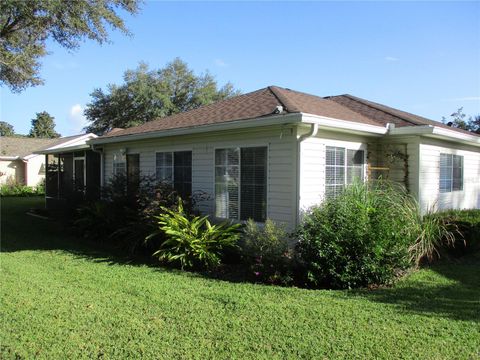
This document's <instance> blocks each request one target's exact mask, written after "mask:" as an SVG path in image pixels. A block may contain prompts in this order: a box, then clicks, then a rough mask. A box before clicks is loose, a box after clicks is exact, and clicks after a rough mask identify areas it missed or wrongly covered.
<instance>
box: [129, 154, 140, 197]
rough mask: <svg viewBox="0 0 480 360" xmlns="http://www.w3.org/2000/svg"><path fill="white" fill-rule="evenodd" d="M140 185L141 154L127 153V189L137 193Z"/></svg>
mask: <svg viewBox="0 0 480 360" xmlns="http://www.w3.org/2000/svg"><path fill="white" fill-rule="evenodd" d="M139 185H140V154H128V155H127V190H128V191H129V192H131V193H136V192H137V190H138V186H139Z"/></svg>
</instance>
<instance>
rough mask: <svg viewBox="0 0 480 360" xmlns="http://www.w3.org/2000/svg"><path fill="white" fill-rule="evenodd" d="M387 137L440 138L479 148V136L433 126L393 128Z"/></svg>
mask: <svg viewBox="0 0 480 360" xmlns="http://www.w3.org/2000/svg"><path fill="white" fill-rule="evenodd" d="M388 135H392V136H399V135H421V136H422V135H423V136H426V137H433V138H440V139H444V140H450V141H454V142H462V143H466V144H468V145H473V146H480V136H475V135H470V134H465V133H461V132H459V131H455V130H450V129H445V128H442V127H439V126H434V125H424V126H403V127H400V128H397V127H395V128H391V129H390V130H389V132H388Z"/></svg>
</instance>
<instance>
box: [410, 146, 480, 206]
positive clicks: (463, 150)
mask: <svg viewBox="0 0 480 360" xmlns="http://www.w3.org/2000/svg"><path fill="white" fill-rule="evenodd" d="M441 153H445V154H454V155H461V156H463V157H464V158H463V190H460V191H452V192H448V193H440V186H439V184H440V154H441ZM419 184H420V206H421V209H422V212H423V213H425V212H427V211H430V210H445V209H473V208H480V150H479V149H478V148H474V147H469V146H464V145H459V144H454V143H450V142H447V141H441V140H434V139H422V140H421V143H420V174H419Z"/></svg>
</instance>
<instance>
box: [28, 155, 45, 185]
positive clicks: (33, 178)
mask: <svg viewBox="0 0 480 360" xmlns="http://www.w3.org/2000/svg"><path fill="white" fill-rule="evenodd" d="M44 179H45V155H37V156H34V157H32V158H30V159H28V163H27V176H26V180H27V181H26V182H27V185H28V186H37V185H38V184H39V183H40V182H41V181H43V180H44Z"/></svg>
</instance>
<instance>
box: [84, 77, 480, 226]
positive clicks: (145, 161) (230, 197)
mask: <svg viewBox="0 0 480 360" xmlns="http://www.w3.org/2000/svg"><path fill="white" fill-rule="evenodd" d="M88 144H90V145H91V147H92V150H95V151H96V152H101V154H102V155H101V161H100V163H101V170H100V172H101V181H102V182H103V183H104V182H105V181H108V179H109V178H111V177H112V176H113V175H114V174H116V173H127V174H135V173H137V172H138V171H140V172H141V173H143V174H146V175H155V176H156V177H157V179H158V180H162V181H169V182H171V183H172V184H173V185H174V187H175V188H177V189H178V190H179V192H180V193H182V194H184V195H188V194H191V193H192V192H195V191H203V192H207V193H208V194H210V195H211V197H210V199H209V200H205V201H204V202H202V203H200V204H199V206H200V210H201V211H203V212H204V213H207V214H211V215H213V216H215V217H217V218H228V219H233V220H246V219H248V218H253V219H254V220H256V221H260V222H261V221H264V220H265V219H266V218H270V219H272V220H275V221H277V222H283V223H286V224H287V225H288V226H289V227H291V228H293V227H294V226H295V225H296V224H298V222H299V220H300V218H301V215H302V213H303V212H304V211H306V210H308V208H310V207H311V206H312V205H315V204H318V203H320V202H321V201H322V200H323V199H324V198H325V197H326V196H335V194H337V193H338V192H339V191H341V189H343V188H344V187H345V186H346V185H348V184H349V183H351V182H352V181H354V179H355V178H357V179H359V180H361V181H365V179H368V178H378V177H383V178H388V179H391V180H394V181H396V182H399V183H401V184H403V185H404V186H405V187H406V188H407V189H408V190H409V191H410V192H411V193H412V194H413V195H414V196H415V197H416V198H417V199H418V200H419V202H420V205H421V208H422V211H426V210H427V209H428V208H434V207H435V208H438V209H445V208H480V137H479V136H478V135H475V134H473V133H469V132H466V131H462V130H459V129H455V128H451V127H448V126H446V125H444V124H442V123H440V122H436V121H432V120H428V119H425V118H422V117H419V116H416V115H413V114H409V113H406V112H403V111H400V110H396V109H392V108H390V107H387V106H384V105H380V104H377V103H373V102H370V101H367V100H363V99H360V98H356V97H353V96H350V95H341V96H332V97H326V98H321V97H317V96H313V95H309V94H305V93H300V92H297V91H292V90H289V89H284V88H280V87H276V86H270V87H267V88H264V89H260V90H257V91H254V92H251V93H248V94H244V95H240V96H236V97H233V98H230V99H227V100H222V101H219V102H216V103H213V104H211V105H207V106H203V107H200V108H198V109H195V110H191V111H188V112H184V113H181V114H177V115H173V116H169V117H166V118H163V119H158V120H155V121H151V122H148V123H146V124H143V125H140V126H137V127H133V128H129V129H125V130H118V129H117V130H116V131H114V132H111V133H108V134H106V135H104V136H102V137H98V138H95V139H92V140H89V141H88Z"/></svg>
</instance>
